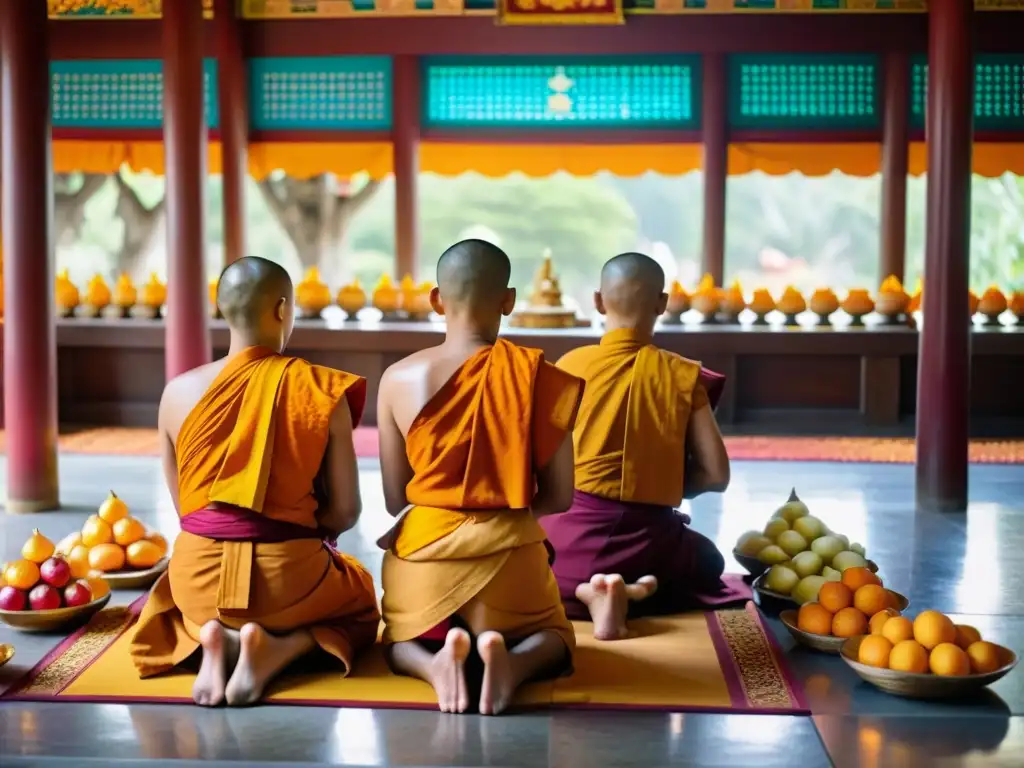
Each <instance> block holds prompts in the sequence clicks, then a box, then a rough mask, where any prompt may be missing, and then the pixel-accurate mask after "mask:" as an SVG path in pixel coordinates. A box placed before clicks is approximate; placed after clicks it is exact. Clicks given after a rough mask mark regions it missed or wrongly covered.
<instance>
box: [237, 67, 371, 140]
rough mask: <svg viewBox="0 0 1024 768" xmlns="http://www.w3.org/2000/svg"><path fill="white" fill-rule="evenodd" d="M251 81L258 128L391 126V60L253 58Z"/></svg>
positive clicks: (255, 123)
mask: <svg viewBox="0 0 1024 768" xmlns="http://www.w3.org/2000/svg"><path fill="white" fill-rule="evenodd" d="M249 79H250V91H249V92H250V94H251V98H252V103H253V110H252V118H251V122H252V127H253V129H255V130H263V131H268V130H277V131H303V130H305V131H322V130H340V131H378V130H389V129H390V128H391V59H390V58H389V57H387V56H322V57H315V58H312V57H308V58H255V59H251V60H250V62H249Z"/></svg>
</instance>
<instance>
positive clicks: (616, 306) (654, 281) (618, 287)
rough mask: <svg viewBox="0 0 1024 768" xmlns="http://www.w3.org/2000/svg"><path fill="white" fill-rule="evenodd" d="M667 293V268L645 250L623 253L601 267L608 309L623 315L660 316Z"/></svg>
mask: <svg viewBox="0 0 1024 768" xmlns="http://www.w3.org/2000/svg"><path fill="white" fill-rule="evenodd" d="M664 293H665V270H663V269H662V268H661V267H660V266H659V265H658V262H656V261H655V260H654V259H652V258H651V257H650V256H644V255H643V254H642V253H620V254H619V255H618V256H616V257H615V258H613V259H610V260H609V261H608V263H606V264H605V265H604V268H603V269H602V270H601V298H602V299H603V301H604V306H605V309H606V311H608V312H612V313H614V314H617V315H621V316H622V317H624V318H635V319H642V318H644V317H646V316H648V315H651V316H654V317H656V316H657V315H660V314H661V313H662V312H663V311H664V307H661V309H659V306H660V305H661V303H662V297H663V296H664Z"/></svg>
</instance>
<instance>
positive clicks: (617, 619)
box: [576, 573, 629, 640]
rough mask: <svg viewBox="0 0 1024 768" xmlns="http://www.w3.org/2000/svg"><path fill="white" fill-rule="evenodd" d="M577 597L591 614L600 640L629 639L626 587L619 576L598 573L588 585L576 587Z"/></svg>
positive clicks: (595, 634) (595, 633) (595, 632)
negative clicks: (627, 636)
mask: <svg viewBox="0 0 1024 768" xmlns="http://www.w3.org/2000/svg"><path fill="white" fill-rule="evenodd" d="M576 597H577V599H579V600H580V602H582V603H583V604H584V605H586V606H587V610H589V611H590V618H591V620H592V621H593V622H594V637H595V638H596V639H597V640H621V639H622V638H624V637H626V635H627V634H628V631H627V629H626V612H627V610H628V608H629V601H628V600H627V598H626V584H625V582H623V580H622V577H621V576H619V575H618V574H612V575H610V576H606V575H605V574H603V573H598V574H596V575H594V576H593V577H591V579H590V581H589V582H588V583H586V584H580V585H579V586H578V587H576Z"/></svg>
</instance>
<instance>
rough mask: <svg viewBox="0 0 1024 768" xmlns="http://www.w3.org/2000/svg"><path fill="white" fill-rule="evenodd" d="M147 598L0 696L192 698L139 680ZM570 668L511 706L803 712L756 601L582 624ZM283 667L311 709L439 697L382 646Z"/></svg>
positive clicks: (293, 700) (169, 684)
mask: <svg viewBox="0 0 1024 768" xmlns="http://www.w3.org/2000/svg"><path fill="white" fill-rule="evenodd" d="M144 601H145V598H141V599H140V600H138V601H136V603H135V604H134V605H132V606H131V607H129V608H123V607H122V608H108V609H106V610H104V611H102V612H100V613H99V614H97V615H96V616H95V617H93V619H92V621H91V622H90V623H89V624H88V625H87V626H85V627H84V628H82V629H79V630H78V631H76V632H75V633H74V634H72V635H71V636H70V637H68V638H67V639H66V640H64V641H63V642H62V643H61V644H60V645H58V646H57V648H55V649H54V650H53V651H52V652H50V653H49V654H48V655H47V656H46V657H45V658H44V659H43V660H42V661H41V662H40V663H39V664H38V665H36V667H35V668H34V669H32V670H30V671H29V672H28V674H27V675H26V676H25V678H24V680H23V681H22V682H21V683H20V684H18V685H16V686H15V687H14V688H13V689H12V690H11V691H10V692H9V693H8V694H7V695H6V696H5V697H4V698H3V699H0V702H2V701H4V700H8V699H21V700H30V701H55V700H59V701H69V702H78V701H81V702H122V703H123V702H142V703H147V702H148V703H172V704H179V703H180V704H184V703H191V690H192V683H193V681H194V679H195V677H194V674H192V673H191V672H187V671H177V670H176V671H174V672H171V673H169V674H166V675H160V676H158V677H154V678H150V679H148V680H139V679H138V677H137V676H136V674H135V670H134V668H133V666H132V663H131V659H130V657H129V655H128V648H129V643H130V639H131V633H130V632H129V631H128V630H129V629H130V628H131V627H132V625H133V624H134V622H135V618H136V616H137V615H138V611H139V610H141V607H142V604H143V603H144ZM575 627H576V636H577V639H578V648H577V652H576V654H575V656H574V659H573V663H574V666H575V671H574V672H573V674H572V675H570V676H568V677H564V678H560V679H558V680H553V681H547V682H540V683H532V684H530V685H528V686H526V687H525V688H523V689H522V691H521V692H520V695H519V696H518V697H517V699H516V702H515V706H517V707H519V708H527V709H535V708H539V707H554V708H560V709H605V710H620V711H627V710H652V711H674V712H678V711H710V712H743V713H748V714H806V713H808V711H809V710H808V707H807V703H806V700H805V698H804V695H803V691H802V689H801V688H800V686H799V684H798V683H796V682H795V681H794V680H793V678H792V676H791V675H790V673H789V671H788V669H787V668H786V666H785V662H784V660H783V656H782V654H781V652H780V650H779V648H778V646H777V645H776V644H775V641H774V639H773V638H772V636H771V633H770V632H769V631H767V630H766V627H765V625H764V623H763V621H762V618H761V615H760V614H759V613H758V611H757V609H756V608H755V607H754V605H753V603H747V605H746V607H745V608H740V609H733V610H720V611H714V612H708V613H690V614H683V615H680V616H670V617H665V618H658V619H644V620H640V621H636V622H633V624H632V627H633V629H634V630H635V637H631V638H629V639H627V640H620V641H617V642H614V643H599V642H598V641H596V640H594V639H593V637H592V636H591V630H592V627H591V625H590V624H587V623H581V622H577V623H576V624H575ZM307 666H308V667H309V668H306V669H302V670H299V669H296V670H295V671H291V670H289V671H287V672H286V674H285V675H284V676H282V677H281V678H279V679H278V680H277V681H275V683H274V684H273V685H272V686H271V690H270V691H269V693H268V696H267V697H266V698H267V699H269V700H270V701H272V702H273V703H274V704H282V705H293V706H313V707H375V708H392V709H433V708H434V707H436V706H437V701H436V699H435V697H434V692H433V690H432V689H431V688H430V686H429V685H427V684H426V683H423V682H421V681H419V680H413V679H411V678H407V677H399V676H396V675H393V674H392V673H391V672H390V671H389V670H388V667H387V664H386V663H385V661H384V655H383V653H382V651H381V647H380V646H377V647H375V648H373V649H371V650H370V651H368V652H366V653H365V654H363V656H362V658H361V659H360V660H359V661H358V662H357V663H356V666H355V669H354V671H353V673H352V675H351V676H350V677H348V678H342V677H341V676H340V675H338V673H337V670H336V669H334V668H331V669H324V668H322V667H320V668H317V669H313V668H311V665H307Z"/></svg>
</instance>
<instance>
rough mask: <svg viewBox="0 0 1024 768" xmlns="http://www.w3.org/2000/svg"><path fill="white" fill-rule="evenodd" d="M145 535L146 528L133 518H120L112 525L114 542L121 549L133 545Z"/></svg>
mask: <svg viewBox="0 0 1024 768" xmlns="http://www.w3.org/2000/svg"><path fill="white" fill-rule="evenodd" d="M145 535H146V527H145V526H144V525H143V524H142V523H140V522H139V521H138V520H136V519H135V518H134V517H122V518H121V519H120V520H118V521H117V522H116V523H114V541H116V542H117V543H118V544H120V545H121V546H122V547H127V546H128V545H129V544H134V543H135V542H136V541H139V540H140V539H141V538H142V537H143V536H145Z"/></svg>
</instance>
